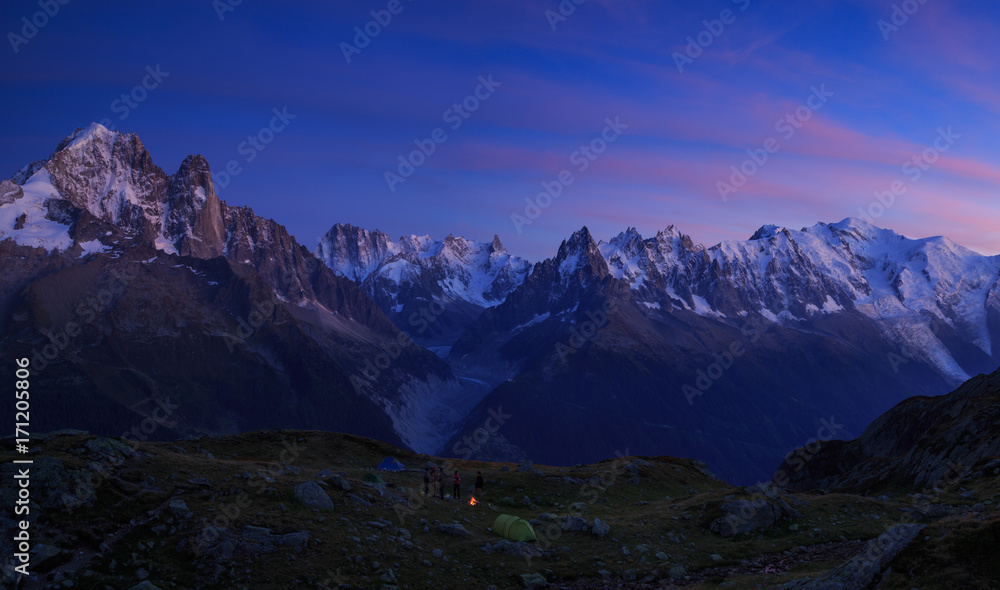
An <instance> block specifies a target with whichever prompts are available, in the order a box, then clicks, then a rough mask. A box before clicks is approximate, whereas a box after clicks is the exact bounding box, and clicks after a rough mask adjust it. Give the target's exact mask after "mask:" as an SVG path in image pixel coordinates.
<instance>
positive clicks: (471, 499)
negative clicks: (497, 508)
mask: <svg viewBox="0 0 1000 590" xmlns="http://www.w3.org/2000/svg"><path fill="white" fill-rule="evenodd" d="M476 504H479V502H478V501H477V500H476V499H475V498H469V506H475V505H476Z"/></svg>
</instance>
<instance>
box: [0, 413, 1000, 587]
mask: <svg viewBox="0 0 1000 590" xmlns="http://www.w3.org/2000/svg"><path fill="white" fill-rule="evenodd" d="M385 456H394V457H397V458H398V459H399V460H400V461H402V463H403V464H404V465H405V466H406V467H407V470H406V471H404V472H397V473H386V472H381V476H382V477H383V479H384V481H385V482H386V485H385V487H384V489H382V488H379V487H378V486H372V485H368V484H366V483H364V481H363V479H364V476H365V475H366V474H369V473H373V472H374V467H375V466H377V465H378V464H379V463H380V462H381V460H382V459H383V458H384V457H385ZM28 457H30V458H33V459H34V460H35V464H34V465H33V467H32V488H31V490H32V500H33V502H35V505H34V506H33V510H32V513H33V515H34V516H37V521H36V522H35V524H34V526H33V528H32V530H33V533H34V535H33V539H32V542H33V544H35V549H36V552H37V553H36V555H35V556H34V559H33V562H32V569H33V570H37V571H38V572H39V573H38V574H37V576H36V577H35V580H33V581H31V582H29V583H28V584H27V585H26V586H24V587H29V588H30V587H46V588H58V587H70V583H71V584H72V586H71V587H73V588H84V589H90V588H95V589H105V588H115V589H117V588H133V587H138V588H140V589H143V590H150V589H153V588H161V589H163V590H167V589H175V588H176V589H187V588H254V589H256V588H338V587H345V588H346V587H350V588H394V587H396V588H411V589H416V588H435V589H439V588H453V589H464V588H489V587H495V588H522V587H525V586H526V585H527V586H529V587H532V586H531V585H532V584H538V583H541V580H540V579H539V578H538V577H525V578H522V575H524V574H527V575H529V576H531V575H533V574H538V575H540V576H542V577H544V578H545V579H546V580H547V582H548V587H549V588H660V587H687V588H734V589H744V588H745V589H751V588H758V587H760V588H772V587H779V586H780V585H782V584H784V583H787V582H790V581H792V580H796V579H801V578H805V577H811V576H816V575H819V574H821V573H823V572H826V571H828V570H831V569H832V568H834V567H836V566H838V565H840V564H842V563H843V562H845V561H847V560H849V559H851V558H852V557H854V556H856V555H858V554H859V553H861V552H862V550H863V549H864V547H865V542H866V541H867V540H869V539H872V538H874V537H876V536H878V535H880V534H882V533H884V532H885V531H886V530H888V529H889V528H890V527H891V526H892V525H894V524H897V523H900V522H908V521H912V517H911V516H910V514H912V513H914V511H918V512H921V516H920V519H921V521H922V522H924V523H926V524H929V525H930V526H929V527H928V528H927V529H925V530H924V531H923V532H922V533H921V535H920V536H919V537H918V538H917V540H916V541H915V542H914V543H913V544H912V545H910V547H909V548H908V549H906V550H905V551H904V552H903V553H902V554H901V555H900V556H899V557H898V558H896V561H895V562H894V566H893V568H892V573H891V574H890V575H889V576H888V579H887V580H886V585H885V586H883V587H884V588H897V587H898V588H911V587H920V588H936V587H940V588H943V587H949V586H948V585H947V584H945V583H944V582H938V580H944V579H946V578H944V577H943V576H945V575H946V574H948V573H949V572H951V574H953V575H959V573H960V574H961V578H960V579H961V580H962V587H967V588H992V587H996V585H995V582H992V584H994V585H992V586H991V585H990V584H991V582H989V580H990V579H991V578H990V576H993V578H992V579H994V580H995V579H997V578H996V574H997V572H996V565H995V563H996V562H995V560H991V559H989V555H990V552H991V550H990V549H988V548H990V547H991V548H992V551H993V553H995V550H996V548H997V544H998V538H997V534H998V533H997V531H998V517H997V514H996V512H995V507H996V504H995V502H996V501H998V500H1000V497H998V494H997V492H998V491H1000V489H998V485H997V478H996V476H995V474H987V476H986V477H984V478H981V479H979V480H976V481H973V482H962V485H964V486H965V488H964V489H963V488H961V487H958V486H956V487H955V488H954V489H951V490H944V491H942V492H941V493H939V494H934V495H928V496H915V497H913V496H908V495H905V494H898V495H893V496H892V497H886V496H883V497H880V498H872V497H861V496H854V495H846V494H828V495H815V494H805V493H797V494H794V495H786V494H784V493H779V492H777V491H776V490H774V489H773V488H772V489H771V490H770V491H769V494H770V495H771V496H773V498H770V499H769V498H768V496H766V495H765V494H764V493H763V492H762V491H761V490H760V489H756V490H752V489H747V488H736V487H732V486H729V485H728V484H726V483H725V482H722V481H720V480H717V479H715V478H714V477H712V476H711V474H710V473H708V471H707V470H706V469H705V468H704V466H702V465H701V464H698V463H697V462H692V461H688V460H683V459H675V458H670V457H652V458H650V457H645V458H638V457H626V458H616V459H613V460H608V461H605V462H602V463H598V464H594V465H585V466H575V467H547V466H531V467H529V466H518V465H515V464H509V463H508V464H504V463H482V462H475V461H454V462H453V463H446V462H445V460H441V459H437V458H433V457H428V456H426V455H419V454H414V453H412V452H409V451H403V450H400V449H397V448H395V447H392V446H390V445H387V444H384V443H380V442H377V441H373V440H370V439H365V438H362V437H357V436H351V435H341V434H331V433H321V432H311V431H310V432H306V431H263V432H255V433H249V434H244V435H239V436H228V437H222V438H201V439H197V440H186V441H180V442H176V443H141V442H131V441H121V440H120V439H106V438H96V437H92V436H89V435H85V434H82V433H70V434H66V435H59V436H52V437H49V438H48V439H46V440H44V441H38V443H37V444H36V445H35V451H34V452H33V453H32V454H31V455H28ZM11 458H21V457H13V456H12V454H11V453H7V454H6V455H5V458H4V460H5V461H7V460H9V459H11ZM428 461H434V462H436V463H437V464H438V465H441V466H443V467H444V468H445V469H446V470H447V473H448V474H450V473H451V469H453V468H455V469H458V470H459V471H460V472H461V474H462V477H463V491H462V493H463V499H462V500H452V499H446V500H444V501H442V500H438V499H431V498H424V497H423V495H422V487H423V483H422V469H423V467H424V465H425V464H426V463H427V462H428ZM11 467H12V466H11V465H10V464H5V465H4V473H3V485H4V486H5V487H4V489H3V496H4V498H3V500H4V505H5V506H10V505H13V493H14V490H13V489H12V488H11V487H10V484H9V482H11V481H13V480H12V478H11V477H10V476H9V474H8V471H9V470H10V468H11ZM518 469H521V470H520V471H519V470H518ZM324 470H326V471H324ZM476 471H482V472H483V474H484V476H485V478H486V480H487V484H486V489H485V492H484V494H483V497H482V502H481V503H480V504H479V505H476V506H470V505H469V504H468V500H467V499H468V496H469V492H470V491H471V486H472V482H473V479H474V476H475V472H476ZM340 473H342V474H343V476H342V477H341V476H340V475H338V474H340ZM307 482H317V483H319V482H321V483H319V487H320V488H321V490H322V493H323V494H324V495H325V496H328V497H329V499H330V500H331V501H332V504H333V509H332V510H320V509H314V508H310V507H308V506H306V505H304V504H303V503H301V502H300V501H299V500H297V499H296V487H297V486H300V485H301V484H304V483H307ZM344 482H346V484H347V485H346V486H345V485H343V484H344ZM345 487H349V488H350V489H349V490H348V489H344V488H345ZM446 491H447V492H449V493H450V491H451V482H450V477H449V480H448V481H447V487H446ZM740 500H745V501H747V502H746V503H745V504H744V506H748V505H756V506H762V507H763V506H771V505H774V504H775V503H777V504H782V505H785V506H788V507H789V510H792V511H794V512H796V513H798V514H799V515H798V516H789V515H787V514H786V515H785V517H784V518H782V519H781V520H779V521H777V522H775V523H769V524H767V525H766V526H763V527H762V528H758V529H757V530H753V531H751V532H749V533H746V534H741V535H738V536H736V537H724V536H722V535H721V534H718V533H716V532H712V531H711V529H712V528H713V523H715V522H716V521H717V520H718V519H721V518H722V517H723V515H724V511H725V510H726V506H727V505H732V503H733V502H738V501H740ZM500 513H509V514H514V515H517V516H520V517H523V518H525V519H528V520H531V521H533V522H534V523H535V530H536V532H537V533H538V535H539V540H538V541H536V542H534V543H530V544H527V546H526V547H525V546H523V545H518V544H512V543H505V542H504V541H503V539H502V538H501V537H500V536H498V535H496V534H495V533H493V532H491V531H490V530H489V527H490V526H491V525H492V523H493V520H494V519H495V518H496V516H497V515H498V514H500ZM10 516H11V514H10V511H5V513H4V516H3V518H4V519H9V518H10ZM744 516H747V517H748V518H749V519H750V520H756V519H757V518H758V515H756V514H750V515H744ZM564 517H568V518H565V519H564ZM573 517H579V518H580V519H582V520H583V521H584V522H583V526H586V527H592V526H593V525H594V524H595V522H594V520H595V518H596V519H599V520H600V521H602V522H603V523H606V524H607V525H608V526H609V527H610V530H609V531H608V532H607V533H606V534H605V535H604V536H603V537H602V536H599V535H596V534H594V532H593V530H581V531H573V530H563V528H564V527H566V528H574V525H575V526H576V527H578V528H579V527H580V526H581V525H580V520H578V519H574V518H573ZM3 524H4V526H5V529H6V528H7V527H8V526H11V523H9V522H8V521H7V520H4V522H3ZM453 524H459V525H461V527H462V528H463V529H464V531H465V532H463V531H461V530H457V529H456V528H455V527H451V526H449V525H453ZM716 524H717V523H716ZM715 528H717V527H715ZM925 537H930V539H928V540H925ZM5 542H9V541H5ZM8 549H9V548H8V547H7V546H4V555H5V556H6V555H10V553H11V552H10V551H9V550H8ZM43 558H44V559H43ZM949 568H951V569H949ZM952 570H954V571H952ZM948 579H952V580H954V579H957V578H948ZM942 584H943V585H942ZM537 587H541V586H537Z"/></svg>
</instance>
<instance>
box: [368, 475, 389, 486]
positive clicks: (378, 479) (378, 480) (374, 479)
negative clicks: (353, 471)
mask: <svg viewBox="0 0 1000 590" xmlns="http://www.w3.org/2000/svg"><path fill="white" fill-rule="evenodd" d="M363 481H364V482H365V483H370V484H374V485H383V486H384V485H385V481H384V480H383V479H382V476H381V475H379V474H377V473H369V474H368V475H366V476H365V479H364V480H363Z"/></svg>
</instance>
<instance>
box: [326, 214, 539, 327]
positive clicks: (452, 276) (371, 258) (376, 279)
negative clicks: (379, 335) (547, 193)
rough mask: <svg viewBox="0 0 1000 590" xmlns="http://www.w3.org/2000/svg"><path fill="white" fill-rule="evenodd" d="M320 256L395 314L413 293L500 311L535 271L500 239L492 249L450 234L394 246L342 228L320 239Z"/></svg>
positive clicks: (379, 237) (402, 240)
mask: <svg viewBox="0 0 1000 590" xmlns="http://www.w3.org/2000/svg"><path fill="white" fill-rule="evenodd" d="M316 256H317V257H318V258H320V259H321V260H323V261H324V262H325V263H326V264H327V266H329V267H330V268H331V269H333V270H334V271H335V272H337V273H338V274H340V275H342V276H346V277H348V278H350V279H352V280H354V281H355V282H357V283H359V284H360V285H361V286H362V289H364V290H365V291H366V292H367V293H368V294H369V295H370V296H372V297H373V298H374V299H375V300H376V301H378V302H379V303H380V305H382V307H383V309H388V310H390V311H392V310H398V309H401V304H400V303H399V302H398V301H397V296H398V294H399V293H400V292H407V293H410V294H412V293H413V292H414V291H413V290H414V289H417V290H418V291H420V292H424V295H423V297H425V298H428V299H429V298H435V299H441V300H448V301H450V300H456V301H458V300H460V301H465V302H468V303H472V304H474V305H478V306H482V307H488V306H492V305H496V304H497V303H499V302H501V301H503V300H504V298H506V296H507V295H508V294H509V293H510V292H511V291H512V290H513V289H514V288H516V287H517V286H518V285H520V284H521V283H522V282H523V280H524V277H525V275H526V274H527V272H528V270H529V268H530V265H529V264H528V263H527V262H526V261H524V260H522V259H521V258H518V257H516V256H511V255H510V254H509V253H508V252H507V250H506V249H505V248H504V247H503V244H501V243H500V238H499V237H498V236H495V235H494V236H493V240H492V241H491V242H488V243H481V242H476V241H473V240H469V239H467V238H465V237H462V236H457V237H456V236H454V235H451V234H449V235H448V236H446V237H445V238H444V239H442V240H434V239H432V238H431V237H430V236H427V235H423V236H417V235H409V236H403V237H401V238H400V239H399V241H398V242H393V241H391V240H389V238H388V237H387V236H386V235H385V234H383V233H382V232H378V231H376V232H368V231H367V230H363V229H360V228H355V227H353V226H351V225H346V226H345V225H342V224H337V225H334V226H333V228H331V229H330V231H329V232H327V234H326V235H325V236H324V237H323V238H321V239H320V243H319V245H318V246H317V248H316ZM425 290H426V292H425Z"/></svg>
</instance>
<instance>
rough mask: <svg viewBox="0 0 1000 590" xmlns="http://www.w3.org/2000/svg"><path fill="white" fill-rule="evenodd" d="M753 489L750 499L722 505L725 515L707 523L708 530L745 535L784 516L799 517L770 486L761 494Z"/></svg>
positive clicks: (727, 534)
mask: <svg viewBox="0 0 1000 590" xmlns="http://www.w3.org/2000/svg"><path fill="white" fill-rule="evenodd" d="M751 489H753V490H754V491H755V496H756V497H755V498H754V499H752V500H731V501H729V502H726V503H725V504H723V505H722V512H723V514H724V515H725V516H723V517H722V518H717V519H716V520H715V521H713V522H712V524H711V525H709V527H708V528H709V530H711V531H712V532H713V533H717V534H719V535H721V536H723V537H735V536H736V535H745V534H747V533H750V532H751V531H755V530H758V529H766V528H768V527H770V526H771V525H773V524H774V523H776V522H778V521H779V520H782V519H784V518H800V517H801V516H802V514H801V513H800V512H799V511H798V510H796V509H794V508H792V507H791V506H790V505H789V504H788V503H787V502H785V501H784V500H783V499H782V498H781V497H780V496H779V495H778V492H777V490H776V488H774V486H771V487H770V488H769V489H767V490H765V492H764V494H763V495H761V494H760V493H759V490H758V489H757V488H756V487H755V488H751Z"/></svg>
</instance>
